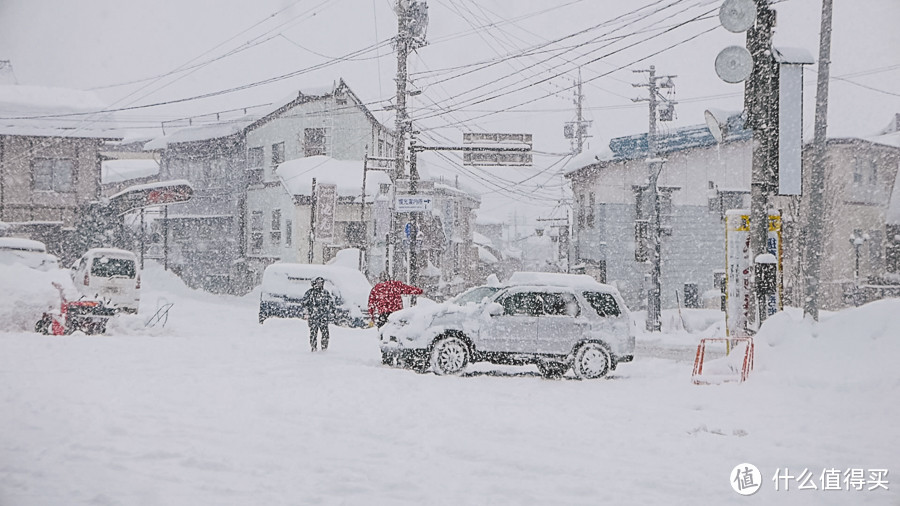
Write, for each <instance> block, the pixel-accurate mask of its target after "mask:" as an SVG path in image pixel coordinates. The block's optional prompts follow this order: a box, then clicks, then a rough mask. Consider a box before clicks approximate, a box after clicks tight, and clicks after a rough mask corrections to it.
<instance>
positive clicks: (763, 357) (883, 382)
mask: <svg viewBox="0 0 900 506" xmlns="http://www.w3.org/2000/svg"><path fill="white" fill-rule="evenodd" d="M897 314H900V299H885V300H880V301H876V302H872V303H870V304H866V305H864V306H861V307H858V308H853V309H848V310H844V311H840V312H838V313H833V314H829V313H824V314H822V315H820V320H821V321H820V322H819V323H814V322H812V321H811V320H809V319H803V318H802V315H801V314H800V313H799V312H798V311H793V312H780V313H777V314H775V315H774V316H772V317H770V318H769V319H767V320H766V322H765V323H764V324H763V327H762V329H761V330H760V332H759V334H757V336H756V338H755V343H756V364H757V367H756V370H755V371H754V373H753V374H751V381H752V380H754V378H753V376H754V375H756V374H759V380H760V381H766V382H777V383H780V384H784V383H785V382H791V383H795V384H797V385H799V386H803V387H816V388H819V387H820V386H821V385H823V384H828V385H833V386H835V387H839V388H841V389H846V390H849V389H856V388H859V389H860V390H864V389H871V388H878V389H880V390H881V391H883V392H891V391H893V392H895V394H894V395H896V392H897V391H898V389H900V372H898V369H897V364H896V360H897V357H900V328H898V324H897V316H896V315H897Z"/></svg>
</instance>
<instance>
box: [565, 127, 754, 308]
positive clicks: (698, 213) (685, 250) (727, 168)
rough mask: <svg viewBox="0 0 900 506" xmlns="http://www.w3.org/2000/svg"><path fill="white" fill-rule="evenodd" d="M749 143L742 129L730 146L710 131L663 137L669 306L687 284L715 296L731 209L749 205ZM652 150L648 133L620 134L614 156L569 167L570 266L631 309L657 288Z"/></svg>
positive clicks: (686, 130) (608, 153) (731, 135)
mask: <svg viewBox="0 0 900 506" xmlns="http://www.w3.org/2000/svg"><path fill="white" fill-rule="evenodd" d="M750 137H751V132H750V131H749V130H745V129H743V128H741V127H740V125H734V127H733V128H730V129H729V130H728V134H727V136H726V138H725V142H724V143H722V144H718V143H716V140H715V138H714V137H713V136H712V134H710V133H709V130H708V129H707V127H706V126H705V125H700V126H689V127H683V128H677V129H673V130H671V131H669V132H663V133H662V134H661V136H660V139H659V142H658V148H659V154H660V156H661V157H664V158H665V159H666V162H665V164H664V167H663V169H662V172H661V174H660V177H659V182H658V188H659V195H660V215H661V217H662V218H661V224H662V227H663V238H662V277H661V283H662V294H661V299H662V304H663V307H674V306H675V305H676V291H677V292H683V291H684V290H685V287H686V285H687V287H688V290H690V291H693V290H699V293H703V292H704V291H706V290H711V289H713V288H714V273H715V271H717V270H721V269H724V261H725V227H724V222H723V218H724V212H725V210H727V209H738V208H744V207H748V206H749V204H750V200H749V194H750V167H751V160H752V156H751V155H752V148H751V143H750ZM647 153H648V148H647V134H638V135H631V136H626V137H618V138H614V139H611V140H610V142H609V150H604V151H602V152H599V153H591V154H588V155H589V156H581V157H577V158H574V159H573V160H572V161H570V162H569V163H568V164H567V166H566V167H565V168H564V171H565V174H566V178H567V179H568V180H569V181H570V183H571V185H572V191H573V196H574V214H575V216H574V219H573V224H572V241H573V246H572V249H573V259H572V261H571V262H572V265H573V267H574V268H575V269H576V270H578V271H583V272H585V273H587V274H590V275H592V276H594V277H595V278H596V279H598V280H600V281H605V282H608V283H613V284H615V285H616V286H618V288H619V290H620V291H621V293H622V296H623V297H624V298H625V300H626V301H627V302H628V305H629V307H633V308H643V307H646V298H645V297H646V295H645V294H646V290H647V288H648V286H649V273H650V264H649V263H648V262H647V261H646V255H644V248H645V247H646V242H644V241H643V240H642V238H643V237H646V234H647V231H648V220H649V217H650V209H649V203H648V201H649V199H648V198H647V197H648V195H647V189H648V182H647V181H648V176H649V173H648V167H647V162H646V159H647ZM682 296H683V295H681V294H680V295H678V297H682ZM681 300H684V299H683V298H682V299H681Z"/></svg>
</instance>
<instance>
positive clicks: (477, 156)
mask: <svg viewBox="0 0 900 506" xmlns="http://www.w3.org/2000/svg"><path fill="white" fill-rule="evenodd" d="M463 144H464V145H465V148H464V149H463V165H470V166H476V167H477V166H523V165H532V157H531V146H532V136H531V134H510V133H486V132H467V133H464V134H463Z"/></svg>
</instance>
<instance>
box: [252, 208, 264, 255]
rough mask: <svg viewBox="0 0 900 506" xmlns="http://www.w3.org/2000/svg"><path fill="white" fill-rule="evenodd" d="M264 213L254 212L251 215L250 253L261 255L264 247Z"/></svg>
mask: <svg viewBox="0 0 900 506" xmlns="http://www.w3.org/2000/svg"><path fill="white" fill-rule="evenodd" d="M262 230H263V212H262V211H253V212H252V213H251V214H250V252H251V253H259V252H261V251H262V247H263V232H262Z"/></svg>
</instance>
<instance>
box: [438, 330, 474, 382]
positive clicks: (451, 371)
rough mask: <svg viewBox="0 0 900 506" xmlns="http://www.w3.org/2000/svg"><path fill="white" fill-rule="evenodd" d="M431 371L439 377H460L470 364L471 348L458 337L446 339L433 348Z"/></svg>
mask: <svg viewBox="0 0 900 506" xmlns="http://www.w3.org/2000/svg"><path fill="white" fill-rule="evenodd" d="M430 362H431V370H432V371H434V373H435V374H437V375H439V376H446V375H458V374H460V373H461V372H462V371H463V369H465V368H466V365H468V363H469V347H468V346H467V345H466V343H465V341H463V340H462V339H460V338H458V337H444V338H441V339H439V340H438V341H437V342H435V343H434V346H433V347H432V348H431V360H430Z"/></svg>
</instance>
